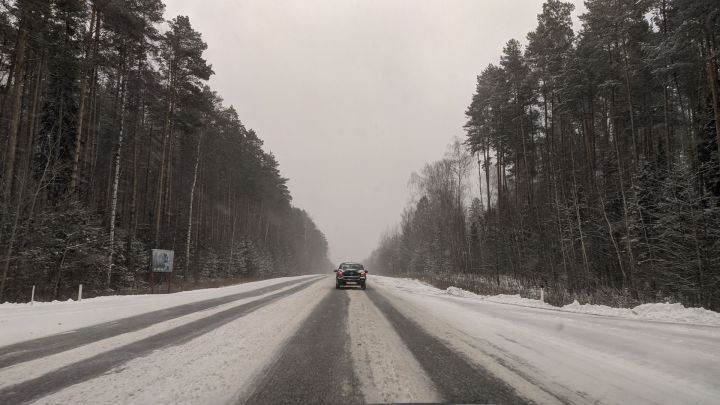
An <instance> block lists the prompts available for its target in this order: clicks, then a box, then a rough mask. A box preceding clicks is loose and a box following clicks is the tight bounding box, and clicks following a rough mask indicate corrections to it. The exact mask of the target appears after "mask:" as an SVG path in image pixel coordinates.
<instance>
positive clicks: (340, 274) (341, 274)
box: [337, 270, 343, 278]
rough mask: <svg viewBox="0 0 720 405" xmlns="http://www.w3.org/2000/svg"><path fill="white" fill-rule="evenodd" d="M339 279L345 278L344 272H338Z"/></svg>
mask: <svg viewBox="0 0 720 405" xmlns="http://www.w3.org/2000/svg"><path fill="white" fill-rule="evenodd" d="M337 278H343V272H342V271H341V270H338V272H337Z"/></svg>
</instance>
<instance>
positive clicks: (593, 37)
mask: <svg viewBox="0 0 720 405" xmlns="http://www.w3.org/2000/svg"><path fill="white" fill-rule="evenodd" d="M585 5H586V8H587V11H586V12H585V13H584V14H582V15H580V21H581V24H582V26H581V28H580V30H579V31H578V32H575V31H574V27H573V22H572V12H573V10H574V6H573V5H572V4H571V3H566V2H562V1H557V0H549V1H547V2H545V4H544V5H543V8H542V12H541V13H540V14H538V18H537V26H536V28H535V29H534V30H533V31H532V32H530V33H529V34H528V35H527V37H526V42H525V45H522V44H521V43H520V42H519V41H517V40H515V39H512V40H510V41H508V42H507V44H506V45H505V46H504V47H503V49H502V55H501V57H500V63H499V64H490V65H488V66H487V67H486V68H485V69H483V70H482V72H481V73H480V74H479V75H478V76H477V86H476V88H475V93H474V95H473V97H472V102H471V104H470V105H469V107H468V108H467V110H466V116H467V123H466V125H465V127H464V129H465V132H466V139H465V140H464V142H463V144H462V145H461V144H460V143H456V144H454V145H453V146H452V147H451V148H450V150H449V152H448V153H447V154H446V156H445V158H443V159H442V160H439V161H437V162H433V163H429V164H428V165H426V167H425V168H424V169H423V170H422V171H421V172H420V173H419V174H417V175H415V176H414V177H413V179H412V184H413V186H414V190H415V193H416V197H417V198H416V201H415V202H414V203H413V204H412V205H411V206H409V207H408V208H407V209H406V211H405V213H404V214H403V217H402V220H401V222H400V225H399V226H398V229H397V230H396V231H394V232H390V233H389V234H388V235H385V236H384V237H383V239H382V241H381V242H380V244H379V246H378V248H377V249H376V250H375V251H374V252H373V254H372V255H371V257H370V259H369V263H368V265H369V266H372V267H373V268H377V269H378V271H381V272H383V273H385V274H389V275H404V276H414V277H421V278H426V279H429V280H430V281H433V282H436V283H438V284H442V285H448V283H449V281H448V280H455V281H463V280H465V282H466V284H465V285H467V286H470V287H472V288H474V289H476V290H480V292H486V291H491V292H505V293H522V294H526V295H532V294H533V291H534V289H535V288H536V287H539V286H541V285H544V286H546V287H547V288H549V289H551V291H553V292H554V295H551V296H550V299H551V300H554V303H556V304H566V303H568V302H570V301H572V300H574V299H581V301H583V300H584V301H588V302H594V303H607V304H614V305H630V304H637V303H642V302H657V301H675V302H682V303H684V304H686V305H692V306H704V307H706V308H711V309H715V310H719V309H720V203H719V197H720V151H719V148H720V126H718V125H717V123H718V122H720V82H719V81H718V76H720V72H719V71H718V67H719V66H720V63H719V59H720V2H717V1H710V0H640V1H636V0H587V1H585ZM475 170H477V172H475ZM473 172H475V173H473ZM469 176H477V177H476V178H477V180H478V183H479V184H480V188H481V190H480V193H479V194H476V195H470V194H469V189H468V178H469ZM459 286H461V287H462V286H464V285H459Z"/></svg>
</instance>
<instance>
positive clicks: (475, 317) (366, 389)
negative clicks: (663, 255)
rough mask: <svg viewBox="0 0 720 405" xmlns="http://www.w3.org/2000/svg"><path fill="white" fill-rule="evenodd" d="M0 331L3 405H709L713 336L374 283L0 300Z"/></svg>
mask: <svg viewBox="0 0 720 405" xmlns="http://www.w3.org/2000/svg"><path fill="white" fill-rule="evenodd" d="M137 301H144V302H145V305H144V306H143V305H138V304H137ZM128 308H132V309H128ZM78 312H80V313H83V314H84V315H85V316H84V319H85V320H84V321H81V319H83V317H78ZM49 313H50V314H52V317H50V316H48V314H49ZM89 314H92V316H89ZM50 319H51V320H52V325H50V326H49V325H47V321H48V320H50ZM57 324H62V325H65V327H64V329H63V327H61V326H58V325H57ZM0 328H1V329H0V345H4V346H0V403H2V404H15V403H40V404H63V403H76V404H77V403H79V404H85V403H86V404H96V403H123V404H125V403H132V404H200V403H202V404H206V403H211V404H214V403H221V404H225V403H252V404H256V403H259V404H265V403H267V404H276V403H333V404H336V403H362V402H372V403H383V402H426V403H427V402H455V403H487V402H492V403H533V402H534V403H548V404H551V403H559V404H560V403H581V404H582V403H607V404H616V403H617V404H620V403H633V404H654V403H657V404H677V403H683V404H715V403H720V383H718V381H720V327H718V326H708V325H692V324H679V323H669V322H656V321H647V320H636V319H623V318H618V317H607V316H597V315H588V314H579V313H570V312H561V311H555V310H551V309H545V308H528V307H522V306H517V305H507V304H502V303H496V302H490V301H487V300H481V299H476V298H473V297H471V296H468V297H458V296H454V295H451V294H448V293H447V292H445V291H442V290H437V289H434V288H432V287H429V286H426V285H422V284H420V283H417V282H408V281H407V280H399V279H392V278H385V277H378V276H371V278H370V279H369V281H368V289H367V290H365V291H361V290H351V289H348V290H340V291H338V290H335V289H334V284H333V280H332V278H331V276H320V277H317V276H310V277H297V278H285V279H276V280H266V281H262V282H257V283H247V284H243V285H240V286H234V287H227V288H221V289H212V290H203V291H197V292H188V293H181V294H177V295H176V294H173V295H169V296H168V295H166V296H144V297H115V298H112V299H111V297H106V298H99V299H96V300H95V301H94V300H86V301H83V302H80V303H55V304H53V303H49V304H41V305H37V306H35V307H29V306H22V305H11V306H8V305H0ZM6 332H7V333H6ZM55 333H60V334H55ZM23 336H32V337H34V339H28V340H22V339H21V338H22V337H23Z"/></svg>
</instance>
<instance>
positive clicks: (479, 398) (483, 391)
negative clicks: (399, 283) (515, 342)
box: [367, 289, 532, 404]
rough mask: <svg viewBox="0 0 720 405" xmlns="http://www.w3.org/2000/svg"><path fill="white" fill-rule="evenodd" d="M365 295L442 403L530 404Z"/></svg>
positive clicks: (371, 293)
mask: <svg viewBox="0 0 720 405" xmlns="http://www.w3.org/2000/svg"><path fill="white" fill-rule="evenodd" d="M367 294H368V297H369V298H370V300H371V301H372V302H373V303H374V304H375V306H377V308H378V309H379V310H380V311H381V312H382V313H383V314H384V315H385V317H386V318H387V319H388V321H390V323H391V324H392V325H393V326H394V328H395V331H396V332H397V334H398V335H399V336H400V337H401V338H402V340H403V341H404V342H405V344H406V345H407V347H408V349H409V350H410V352H411V353H412V354H413V356H415V359H417V361H418V362H419V363H420V365H421V366H422V367H423V369H424V370H425V372H426V373H427V375H428V376H429V377H430V378H431V379H432V380H433V382H434V383H435V386H436V387H437V389H438V390H439V391H440V395H441V396H442V397H443V398H444V399H445V400H447V401H449V402H451V403H513V404H519V403H532V402H531V401H529V400H528V399H526V398H523V397H521V396H519V395H518V394H517V392H516V391H515V389H514V388H512V387H511V386H510V385H508V384H507V383H505V382H504V381H502V380H500V379H499V378H497V377H495V376H494V375H492V374H491V373H490V372H488V371H487V370H483V369H482V368H480V367H478V366H476V365H473V364H472V363H470V362H469V361H467V360H466V358H465V357H463V356H462V355H461V354H458V353H457V352H455V351H453V350H452V349H450V348H449V347H447V346H446V345H445V344H444V343H443V342H442V341H441V340H439V339H437V338H436V337H434V336H432V335H430V334H429V333H427V332H426V331H425V330H424V329H423V328H422V327H421V326H420V325H418V324H417V323H416V322H415V321H412V320H411V319H409V318H407V317H406V316H405V315H403V314H402V313H400V311H398V310H397V309H396V308H395V307H394V306H393V305H392V304H391V303H390V301H389V300H388V299H387V298H385V297H384V296H383V295H381V294H380V293H378V292H377V291H376V290H374V289H372V290H370V289H369V290H368V291H367Z"/></svg>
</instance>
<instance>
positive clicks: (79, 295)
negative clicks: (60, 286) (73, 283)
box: [78, 284, 82, 301]
mask: <svg viewBox="0 0 720 405" xmlns="http://www.w3.org/2000/svg"><path fill="white" fill-rule="evenodd" d="M78 301H82V284H80V287H78Z"/></svg>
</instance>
